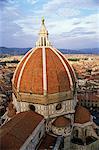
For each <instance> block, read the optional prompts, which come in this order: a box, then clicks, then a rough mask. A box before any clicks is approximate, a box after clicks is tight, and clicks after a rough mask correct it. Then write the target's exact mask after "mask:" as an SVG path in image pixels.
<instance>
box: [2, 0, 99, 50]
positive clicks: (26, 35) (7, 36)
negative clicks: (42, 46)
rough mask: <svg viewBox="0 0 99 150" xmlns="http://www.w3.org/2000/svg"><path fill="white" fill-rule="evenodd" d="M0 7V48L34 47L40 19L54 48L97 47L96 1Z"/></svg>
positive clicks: (52, 0)
mask: <svg viewBox="0 0 99 150" xmlns="http://www.w3.org/2000/svg"><path fill="white" fill-rule="evenodd" d="M0 7H2V9H1V18H0V20H1V21H0V22H1V23H0V26H1V30H0V35H1V40H0V41H1V43H0V46H5V47H21V48H23V47H34V46H35V41H36V40H37V38H38V36H37V35H38V31H39V28H40V24H41V22H40V20H41V18H42V16H44V18H45V22H46V27H47V29H48V31H49V32H50V35H49V37H50V41H51V42H52V44H53V45H54V46H55V47H57V48H70V49H79V48H80V49H81V48H96V47H99V44H98V36H99V30H98V26H99V22H98V20H99V11H98V7H99V1H98V0H87V1H86V0H75V1H73V0H60V1H59V0H47V1H46V0H22V1H20V0H0ZM71 43H72V44H71Z"/></svg>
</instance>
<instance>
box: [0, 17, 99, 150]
mask: <svg viewBox="0 0 99 150" xmlns="http://www.w3.org/2000/svg"><path fill="white" fill-rule="evenodd" d="M12 88H13V94H12V97H13V101H12V102H11V103H10V104H9V106H8V109H7V111H6V113H5V115H4V116H3V117H2V118H3V119H4V118H5V121H4V122H3V124H2V127H1V131H0V132H1V134H0V138H1V148H2V150H11V149H13V150H14V149H16V150H17V149H20V150H32V149H33V150H35V149H39V150H41V149H43V150H44V149H53V150H58V149H59V150H60V149H64V150H70V149H76V150H81V149H82V147H83V148H84V149H86V146H87V147H88V149H90V148H91V150H98V147H99V138H98V136H97V134H96V132H95V130H94V128H95V129H96V128H97V127H96V126H94V127H93V124H94V123H93V120H92V118H91V114H90V113H89V111H88V110H87V109H86V108H84V107H80V106H77V79H76V75H75V72H74V70H73V68H72V66H71V65H70V63H69V62H68V60H67V59H66V58H65V57H64V55H63V54H62V53H61V52H60V51H58V50H57V49H56V48H54V47H53V46H52V44H51V43H50V42H49V39H48V31H47V29H46V27H45V23H44V19H42V25H41V29H40V32H39V39H38V41H37V42H36V47H35V48H33V49H31V50H30V51H28V52H27V54H26V55H25V56H24V57H23V58H22V60H21V61H20V63H19V64H18V66H17V68H16V70H15V73H14V76H13V79H12ZM45 141H47V142H45ZM45 143H46V144H45ZM94 143H95V144H94ZM79 145H80V146H79Z"/></svg>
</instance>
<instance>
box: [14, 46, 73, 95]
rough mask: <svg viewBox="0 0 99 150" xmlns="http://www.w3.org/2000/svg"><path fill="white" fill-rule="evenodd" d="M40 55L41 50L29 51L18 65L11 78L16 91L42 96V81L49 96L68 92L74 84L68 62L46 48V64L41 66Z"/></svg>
mask: <svg viewBox="0 0 99 150" xmlns="http://www.w3.org/2000/svg"><path fill="white" fill-rule="evenodd" d="M42 53H43V48H37V49H36V50H35V49H34V50H32V51H29V52H28V53H27V54H26V55H25V56H24V58H23V59H22V61H21V62H20V63H19V65H18V67H17V69H16V71H15V74H14V77H13V86H14V88H15V89H16V91H18V92H25V93H33V94H41V95H42V94H43V93H44V80H46V81H45V82H46V83H45V84H46V86H47V87H46V92H47V93H49V94H52V93H58V92H65V91H70V90H71V87H72V85H73V84H74V82H75V74H74V72H73V69H72V67H71V66H70V65H69V63H68V61H67V60H66V59H65V58H64V57H63V55H62V54H61V53H60V54H58V52H57V51H56V50H55V49H52V48H49V47H48V48H45V53H46V58H45V59H46V62H45V66H43V65H44V62H43V60H44V56H43V55H42ZM44 67H46V68H44ZM44 69H46V70H45V72H44ZM44 73H46V74H45V75H44ZM44 78H46V79H44Z"/></svg>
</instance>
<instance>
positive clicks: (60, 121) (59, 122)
mask: <svg viewBox="0 0 99 150" xmlns="http://www.w3.org/2000/svg"><path fill="white" fill-rule="evenodd" d="M70 124H71V120H70V119H69V118H66V117H64V116H59V117H57V118H56V119H55V120H54V122H53V123H52V125H54V126H55V127H59V128H60V127H67V126H70Z"/></svg>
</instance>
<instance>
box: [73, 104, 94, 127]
mask: <svg viewBox="0 0 99 150" xmlns="http://www.w3.org/2000/svg"><path fill="white" fill-rule="evenodd" d="M90 117H91V114H90V112H89V111H88V109H86V108H85V107H82V106H77V107H76V111H75V116H74V122H75V123H80V124H83V123H87V122H89V121H90Z"/></svg>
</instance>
